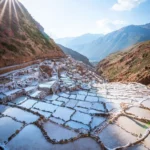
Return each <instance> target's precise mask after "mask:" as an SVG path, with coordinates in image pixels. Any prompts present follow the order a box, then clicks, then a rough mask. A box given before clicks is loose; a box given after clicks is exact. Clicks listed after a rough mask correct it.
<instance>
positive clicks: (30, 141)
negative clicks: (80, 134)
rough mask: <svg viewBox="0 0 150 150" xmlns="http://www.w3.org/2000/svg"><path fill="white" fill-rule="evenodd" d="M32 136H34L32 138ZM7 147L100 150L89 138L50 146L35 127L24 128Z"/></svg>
mask: <svg viewBox="0 0 150 150" xmlns="http://www.w3.org/2000/svg"><path fill="white" fill-rule="evenodd" d="M33 135H36V136H34V138H33ZM16 143H17V144H16ZM39 143H40V144H39ZM7 147H8V149H11V150H101V148H100V145H99V144H98V143H97V142H96V141H95V140H93V139H91V138H80V139H78V140H76V141H74V142H69V143H67V144H51V143H49V142H47V141H46V140H45V138H44V136H43V134H42V133H41V131H40V129H39V128H37V127H36V126H35V125H28V126H26V127H25V128H24V129H23V130H22V131H21V132H20V133H19V134H18V135H17V136H15V137H14V138H13V139H12V140H11V141H10V142H9V143H8V144H7Z"/></svg>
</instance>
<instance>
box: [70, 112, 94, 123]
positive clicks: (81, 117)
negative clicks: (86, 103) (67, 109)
mask: <svg viewBox="0 0 150 150" xmlns="http://www.w3.org/2000/svg"><path fill="white" fill-rule="evenodd" d="M71 119H72V120H74V121H77V122H81V123H83V124H89V123H90V121H91V119H92V117H91V116H90V115H88V114H84V113H81V112H78V111H77V112H76V113H75V114H74V115H73V116H72V117H71Z"/></svg>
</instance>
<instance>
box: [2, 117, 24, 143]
mask: <svg viewBox="0 0 150 150" xmlns="http://www.w3.org/2000/svg"><path fill="white" fill-rule="evenodd" d="M22 126H23V124H22V123H20V122H16V121H14V120H13V119H11V118H9V117H2V118H0V143H3V142H5V141H7V140H8V138H9V137H10V136H11V135H12V134H14V133H15V132H16V130H20V129H21V127H22Z"/></svg>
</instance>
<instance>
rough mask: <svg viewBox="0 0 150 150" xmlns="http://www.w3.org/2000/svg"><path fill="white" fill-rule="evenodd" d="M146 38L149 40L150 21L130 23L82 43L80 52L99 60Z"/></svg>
mask: <svg viewBox="0 0 150 150" xmlns="http://www.w3.org/2000/svg"><path fill="white" fill-rule="evenodd" d="M147 40H150V23H149V24H146V25H130V26H127V27H124V28H122V29H120V30H117V31H114V32H111V33H109V34H107V35H105V36H103V37H101V38H99V39H97V40H95V41H93V42H92V43H89V44H86V45H84V46H83V47H82V51H81V53H82V54H83V55H85V56H86V57H88V58H89V59H93V60H99V61H100V60H102V59H104V58H105V57H107V56H108V55H109V54H111V53H114V52H117V51H120V50H122V49H125V48H127V47H129V46H132V45H133V44H136V43H138V42H144V41H147Z"/></svg>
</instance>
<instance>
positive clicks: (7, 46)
mask: <svg viewBox="0 0 150 150" xmlns="http://www.w3.org/2000/svg"><path fill="white" fill-rule="evenodd" d="M1 44H2V45H3V46H4V47H5V48H7V49H8V50H10V51H13V52H19V50H18V48H17V47H16V46H15V45H13V44H8V43H6V42H2V43H1Z"/></svg>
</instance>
